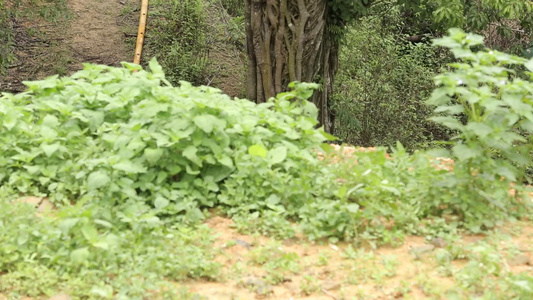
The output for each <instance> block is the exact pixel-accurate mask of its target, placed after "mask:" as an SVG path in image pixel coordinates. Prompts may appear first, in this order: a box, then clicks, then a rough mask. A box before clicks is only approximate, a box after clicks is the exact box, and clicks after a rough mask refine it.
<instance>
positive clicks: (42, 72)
mask: <svg viewBox="0 0 533 300" xmlns="http://www.w3.org/2000/svg"><path fill="white" fill-rule="evenodd" d="M133 1H134V0H93V1H87V0H69V1H68V2H67V9H65V11H62V12H61V13H60V14H61V17H59V18H58V19H57V20H56V22H54V21H47V20H45V19H44V18H43V17H39V15H38V14H35V13H21V14H18V15H16V16H14V17H13V18H12V19H11V24H12V27H13V29H14V33H15V36H14V52H15V55H16V58H17V61H16V62H15V63H13V64H12V65H11V66H9V69H8V71H7V74H6V76H3V77H2V78H0V91H6V92H12V93H17V92H21V91H23V90H24V89H25V86H24V85H23V84H22V81H25V80H39V79H43V78H45V77H47V76H51V75H54V74H59V75H70V74H72V73H74V72H75V71H77V70H80V69H81V68H82V67H83V66H82V62H90V63H98V64H106V65H113V66H118V65H120V62H121V61H131V60H132V59H133V53H134V49H133V48H132V49H130V48H129V47H128V46H127V45H126V44H125V42H124V41H125V34H124V32H123V31H122V28H121V25H122V24H121V23H123V22H124V16H122V9H123V8H124V5H126V4H128V2H133ZM10 3H11V2H10V1H8V2H7V5H8V6H9V5H10ZM21 3H22V5H21V6H20V7H19V8H17V12H26V11H31V10H32V9H33V10H35V9H36V8H35V7H32V6H33V5H35V4H34V3H33V2H32V1H31V0H22V1H21ZM11 5H13V4H12V3H11ZM39 5H43V7H45V6H46V5H45V4H39ZM11 7H12V6H11Z"/></svg>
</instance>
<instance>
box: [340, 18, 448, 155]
mask: <svg viewBox="0 0 533 300" xmlns="http://www.w3.org/2000/svg"><path fill="white" fill-rule="evenodd" d="M382 18H385V19H383V20H380V19H376V18H363V19H362V20H361V21H360V22H358V23H357V24H355V25H354V26H353V27H352V28H351V29H350V31H349V32H348V33H347V34H346V37H345V40H344V45H343V47H341V53H340V57H339V60H340V61H339V64H340V66H341V67H340V69H339V72H338V74H337V77H336V87H335V94H334V96H333V97H334V98H333V101H334V107H335V110H336V122H337V124H336V126H335V128H336V132H335V134H336V135H337V136H338V137H339V138H340V139H341V140H344V141H345V142H347V143H350V144H354V145H360V146H365V147H371V146H393V145H395V144H396V141H400V142H401V143H402V144H403V145H405V147H407V148H408V149H410V150H413V149H417V148H419V147H420V146H424V145H425V144H427V143H430V142H432V141H434V140H442V139H446V137H447V135H448V133H447V132H446V131H445V130H443V128H442V127H439V126H436V125H435V124H434V123H432V122H429V121H428V120H427V118H428V116H429V115H430V112H431V110H430V109H429V108H428V107H427V106H425V105H424V103H423V100H424V99H426V98H427V97H428V96H429V95H430V93H431V91H432V89H433V85H432V84H431V78H433V76H435V74H436V71H437V70H438V68H439V67H440V65H441V64H442V61H444V57H443V55H442V51H440V50H435V49H433V48H431V47H430V45H427V44H426V43H418V44H410V43H406V42H405V37H404V36H403V35H401V34H399V33H398V30H397V29H396V27H398V26H400V24H401V23H400V22H401V19H400V18H399V16H398V14H397V12H395V10H392V11H391V16H389V17H382Z"/></svg>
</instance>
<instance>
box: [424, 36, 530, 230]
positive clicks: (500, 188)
mask: <svg viewBox="0 0 533 300" xmlns="http://www.w3.org/2000/svg"><path fill="white" fill-rule="evenodd" d="M434 44H435V45H439V46H444V47H447V48H450V49H451V51H452V53H453V54H454V55H455V56H456V57H457V58H458V59H460V60H461V62H459V63H454V64H450V67H451V68H452V70H450V71H449V72H446V73H444V74H441V75H439V76H437V77H436V78H435V83H436V84H437V85H438V86H439V87H438V88H437V89H435V91H434V92H433V94H432V96H431V98H430V100H429V101H428V103H429V104H432V105H436V106H437V108H436V109H435V112H436V113H438V114H439V115H437V116H435V117H432V120H433V121H435V122H437V123H439V124H442V125H444V126H446V127H448V128H451V129H453V130H455V131H456V132H457V135H456V136H455V137H454V139H453V143H452V145H453V147H452V149H451V150H452V151H451V153H449V154H451V157H454V159H455V160H456V164H455V168H454V175H455V177H454V178H453V180H450V181H448V182H446V183H444V184H445V185H447V186H448V188H452V189H451V190H450V192H451V193H452V194H453V196H452V197H451V198H450V199H449V200H448V201H449V202H448V201H446V202H445V203H440V205H443V204H446V205H448V209H450V210H454V211H455V212H458V213H460V215H462V216H464V218H465V219H467V220H469V221H471V222H472V224H471V225H472V226H474V224H476V225H480V224H483V225H485V226H487V227H492V226H493V225H494V223H493V222H494V220H495V219H498V218H502V217H504V216H507V215H508V214H509V213H510V212H512V211H513V206H514V205H513V203H514V202H515V201H516V199H515V198H513V197H511V195H510V194H509V191H508V190H509V185H510V183H511V182H518V183H521V182H524V180H525V178H524V177H525V175H526V174H525V170H526V168H528V167H531V165H532V162H533V161H532V159H531V156H530V153H531V151H532V150H533V140H532V139H531V133H533V105H532V104H533V97H532V95H533V83H532V81H533V73H532V72H533V60H527V59H524V58H521V57H517V56H512V55H508V54H505V53H502V52H498V51H493V50H488V49H487V50H484V51H477V52H473V51H472V48H473V47H479V46H482V45H483V38H482V37H481V36H479V35H474V34H465V33H464V32H463V31H461V30H458V29H452V30H450V35H449V36H447V37H444V38H442V39H437V40H435V41H434ZM512 65H515V66H524V67H525V68H526V70H528V71H529V72H527V71H526V72H525V74H524V78H520V77H519V76H517V74H516V72H515V71H514V70H513V69H511V68H510V67H511V66H512ZM462 116H463V117H462ZM464 118H466V119H467V121H466V122H462V120H463V119H464ZM520 133H523V134H522V135H521V134H520Z"/></svg>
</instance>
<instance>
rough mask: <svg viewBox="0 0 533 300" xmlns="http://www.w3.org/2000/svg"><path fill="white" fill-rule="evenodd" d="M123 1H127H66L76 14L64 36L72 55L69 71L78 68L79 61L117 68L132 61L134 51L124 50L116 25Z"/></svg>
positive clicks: (120, 33)
mask: <svg viewBox="0 0 533 300" xmlns="http://www.w3.org/2000/svg"><path fill="white" fill-rule="evenodd" d="M129 1H133V0H129ZM126 2H128V0H92V1H87V0H69V7H70V9H72V11H73V12H74V14H75V16H74V18H75V20H74V21H73V22H71V25H70V27H69V29H68V30H67V33H66V36H68V37H69V39H68V41H67V45H68V47H69V49H70V50H71V51H72V56H73V63H72V64H71V65H70V68H69V69H71V70H78V69H81V68H82V65H81V63H80V62H90V63H97V64H104V65H109V66H119V65H120V62H121V61H131V60H133V53H134V49H128V48H127V47H126V45H125V43H124V34H123V33H122V31H121V30H120V27H119V24H118V20H119V18H120V13H121V10H122V8H123V5H124V4H126Z"/></svg>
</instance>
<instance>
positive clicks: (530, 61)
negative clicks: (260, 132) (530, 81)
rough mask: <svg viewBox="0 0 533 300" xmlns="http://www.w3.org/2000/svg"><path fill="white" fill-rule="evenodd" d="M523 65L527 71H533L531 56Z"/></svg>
mask: <svg viewBox="0 0 533 300" xmlns="http://www.w3.org/2000/svg"><path fill="white" fill-rule="evenodd" d="M524 66H525V67H526V68H527V69H528V70H529V72H533V58H531V59H530V60H529V61H528V62H526V63H525V64H524Z"/></svg>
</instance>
